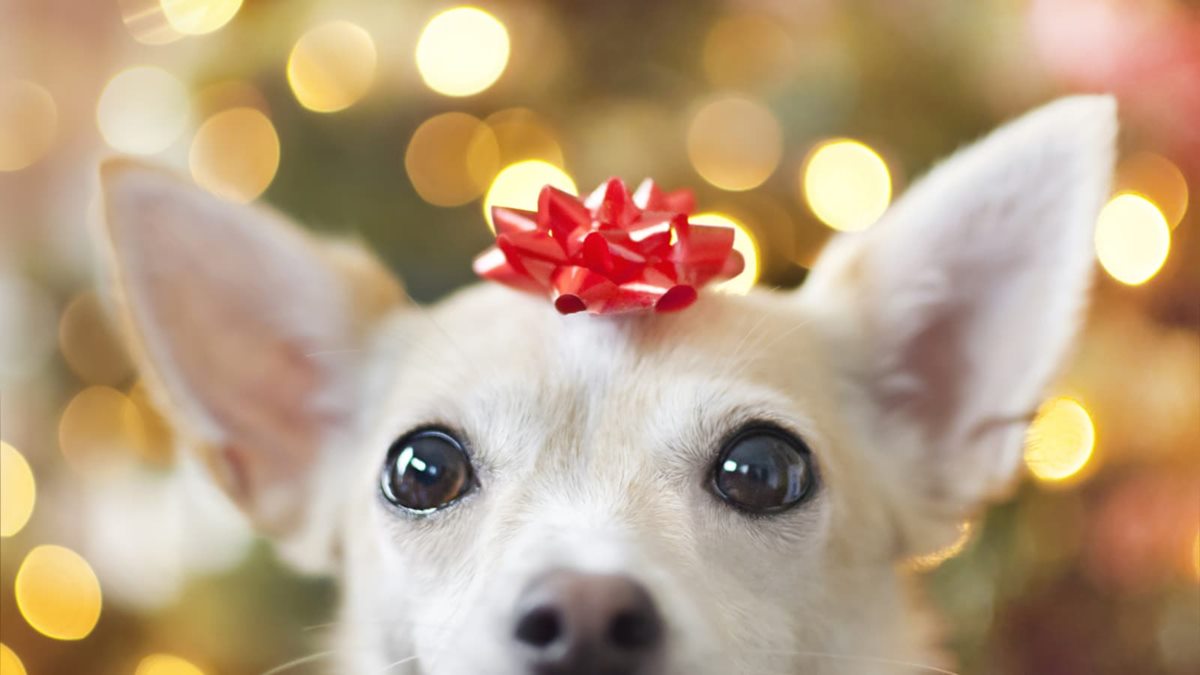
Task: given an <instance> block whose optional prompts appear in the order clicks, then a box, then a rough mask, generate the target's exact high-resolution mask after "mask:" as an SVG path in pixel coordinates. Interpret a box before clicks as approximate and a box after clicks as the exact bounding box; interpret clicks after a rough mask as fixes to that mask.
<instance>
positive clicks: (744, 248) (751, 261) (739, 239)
mask: <svg viewBox="0 0 1200 675" xmlns="http://www.w3.org/2000/svg"><path fill="white" fill-rule="evenodd" d="M688 222H692V223H698V224H700V225H720V226H724V227H728V228H731V229H732V230H733V250H735V251H737V252H738V253H741V254H742V260H744V261H745V263H746V266H745V267H743V268H742V271H741V272H740V273H738V275H737V276H735V277H733V278H732V279H726V280H725V281H722V282H719V283H716V284H714V285H713V288H715V289H717V290H718V291H721V292H722V293H731V294H734V295H745V294H746V293H748V292H750V289H751V288H754V284H756V283H758V269H759V252H758V244H757V243H756V242H755V241H754V236H753V235H751V234H750V230H749V229H747V227H746V226H745V225H743V224H742V223H741V222H740V221H738V220H736V219H735V218H732V217H730V216H727V215H725V214H723V213H712V212H710V213H701V214H697V215H695V216H689V217H688Z"/></svg>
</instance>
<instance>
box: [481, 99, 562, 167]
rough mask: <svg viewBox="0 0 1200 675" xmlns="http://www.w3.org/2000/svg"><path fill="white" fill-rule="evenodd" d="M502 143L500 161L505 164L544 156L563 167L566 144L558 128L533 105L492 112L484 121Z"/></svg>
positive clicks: (550, 161)
mask: <svg viewBox="0 0 1200 675" xmlns="http://www.w3.org/2000/svg"><path fill="white" fill-rule="evenodd" d="M484 124H487V125H488V127H489V128H491V130H492V132H493V133H494V134H495V135H496V142H497V143H499V144H500V163H501V164H503V165H504V166H508V165H509V164H513V163H515V162H519V161H521V160H523V159H540V160H542V161H546V162H549V163H551V164H553V165H555V166H563V151H562V146H560V145H559V144H558V139H557V137H556V136H555V134H554V131H553V130H551V129H550V127H549V126H548V125H547V124H546V123H545V121H543V120H542V118H541V116H539V115H538V114H537V113H536V112H534V111H532V110H530V109H529V108H508V109H505V110H501V111H499V112H495V113H492V114H491V115H488V117H487V119H485V120H484Z"/></svg>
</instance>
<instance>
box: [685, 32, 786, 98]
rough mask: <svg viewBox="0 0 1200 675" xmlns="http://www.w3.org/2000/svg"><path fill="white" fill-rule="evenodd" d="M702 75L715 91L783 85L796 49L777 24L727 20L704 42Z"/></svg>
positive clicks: (710, 33)
mask: <svg viewBox="0 0 1200 675" xmlns="http://www.w3.org/2000/svg"><path fill="white" fill-rule="evenodd" d="M703 64H704V74H705V75H707V76H708V79H709V81H710V82H712V83H713V84H715V85H717V86H718V87H740V86H746V85H757V84H763V83H782V82H786V81H787V80H788V78H789V76H790V75H791V74H792V71H793V70H794V66H795V65H796V45H795V43H794V41H793V40H792V37H791V35H789V34H788V31H787V29H786V28H785V27H784V25H783V24H781V23H780V22H779V21H778V20H776V19H774V18H772V17H769V16H765V15H755V14H742V15H735V16H727V17H724V18H722V19H721V20H720V21H718V22H717V23H716V25H714V26H713V28H712V30H711V31H710V32H709V34H708V37H707V38H706V39H705V41H704V55H703Z"/></svg>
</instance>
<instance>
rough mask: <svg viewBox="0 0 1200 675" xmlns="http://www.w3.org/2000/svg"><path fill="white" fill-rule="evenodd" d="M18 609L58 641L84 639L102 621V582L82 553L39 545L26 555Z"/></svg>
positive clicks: (20, 571) (19, 574) (19, 577)
mask: <svg viewBox="0 0 1200 675" xmlns="http://www.w3.org/2000/svg"><path fill="white" fill-rule="evenodd" d="M15 592H16V593H15V594H16V598H17V608H18V609H19V610H21V615H22V616H24V617H25V620H26V621H27V622H29V625H30V626H32V627H33V629H34V630H36V631H37V632H39V633H41V634H43V635H45V636H47V637H51V638H54V639H56V640H82V639H83V638H85V637H87V636H88V634H89V633H91V632H92V628H94V627H95V626H96V622H97V621H99V620H100V606H101V604H102V601H101V596H100V582H99V581H98V580H97V579H96V574H95V572H93V571H92V568H91V566H90V565H88V563H87V561H86V560H84V559H83V558H81V557H79V554H77V553H75V552H74V551H72V550H70V549H67V548H63V547H61V546H39V547H37V548H35V549H33V550H32V551H30V552H29V555H27V556H25V561H24V562H22V563H21V567H20V569H18V570H17V580H16V583H15Z"/></svg>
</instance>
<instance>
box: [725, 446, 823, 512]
mask: <svg viewBox="0 0 1200 675" xmlns="http://www.w3.org/2000/svg"><path fill="white" fill-rule="evenodd" d="M811 461H812V460H811V455H810V453H809V450H808V447H807V446H805V445H804V443H803V442H801V441H800V440H799V439H796V438H794V437H792V436H790V435H788V434H785V433H783V432H780V431H775V430H762V429H758V430H750V431H746V432H743V433H741V434H739V435H738V436H736V437H735V438H734V439H733V441H731V442H730V443H729V444H728V445H726V446H725V449H724V450H723V451H722V453H721V457H720V459H719V460H718V462H717V467H716V471H715V475H714V477H713V487H714V488H715V490H716V492H717V494H718V496H720V497H721V498H722V499H724V500H725V501H726V502H728V503H729V504H731V505H732V506H735V507H737V508H739V509H742V510H745V511H751V512H755V513H771V512H776V511H782V510H784V509H787V508H789V507H791V506H794V505H795V504H798V503H799V502H801V501H802V500H803V499H804V498H805V497H807V496H808V495H809V494H810V493H811V492H812V486H813V484H814V482H815V478H814V476H813V471H812V468H811Z"/></svg>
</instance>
